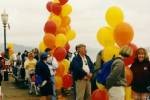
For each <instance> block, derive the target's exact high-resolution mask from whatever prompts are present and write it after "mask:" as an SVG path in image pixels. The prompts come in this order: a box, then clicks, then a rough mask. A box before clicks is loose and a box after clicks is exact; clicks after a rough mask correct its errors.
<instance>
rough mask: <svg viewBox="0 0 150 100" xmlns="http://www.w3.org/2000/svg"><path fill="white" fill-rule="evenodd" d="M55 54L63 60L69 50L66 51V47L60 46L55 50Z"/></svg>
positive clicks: (59, 59) (58, 58)
mask: <svg viewBox="0 0 150 100" xmlns="http://www.w3.org/2000/svg"><path fill="white" fill-rule="evenodd" d="M53 55H54V57H55V58H56V59H57V60H58V61H61V60H63V59H64V58H65V57H66V55H67V52H66V50H65V48H62V47H58V48H56V49H55V50H54V54H53Z"/></svg>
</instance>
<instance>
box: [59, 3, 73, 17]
mask: <svg viewBox="0 0 150 100" xmlns="http://www.w3.org/2000/svg"><path fill="white" fill-rule="evenodd" d="M71 12H72V7H71V5H69V4H65V5H63V6H62V10H61V15H62V16H67V15H69V14H70V13H71Z"/></svg>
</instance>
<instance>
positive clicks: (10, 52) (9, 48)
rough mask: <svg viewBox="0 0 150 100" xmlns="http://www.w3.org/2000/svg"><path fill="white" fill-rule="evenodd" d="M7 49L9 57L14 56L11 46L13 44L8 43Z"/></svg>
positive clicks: (12, 46)
mask: <svg viewBox="0 0 150 100" xmlns="http://www.w3.org/2000/svg"><path fill="white" fill-rule="evenodd" d="M7 48H8V51H9V52H8V53H9V56H10V57H11V56H12V55H13V54H14V45H13V43H8V44H7Z"/></svg>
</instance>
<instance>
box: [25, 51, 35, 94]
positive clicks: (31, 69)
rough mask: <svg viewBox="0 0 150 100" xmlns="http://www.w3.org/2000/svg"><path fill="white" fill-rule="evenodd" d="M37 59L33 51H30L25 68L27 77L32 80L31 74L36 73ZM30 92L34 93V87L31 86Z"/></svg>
mask: <svg viewBox="0 0 150 100" xmlns="http://www.w3.org/2000/svg"><path fill="white" fill-rule="evenodd" d="M36 63H37V60H36V59H35V58H34V54H33V52H29V53H28V58H27V59H26V60H25V63H24V68H25V71H26V79H27V80H28V81H29V82H31V75H33V74H34V73H35V67H36ZM29 93H30V94H31V93H33V91H32V88H31V87H30V91H29Z"/></svg>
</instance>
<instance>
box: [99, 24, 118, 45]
mask: <svg viewBox="0 0 150 100" xmlns="http://www.w3.org/2000/svg"><path fill="white" fill-rule="evenodd" d="M97 40H98V42H99V43H100V44H101V45H103V46H104V47H106V46H113V45H114V44H115V40H114V37H113V30H112V29H111V28H110V27H102V28H100V30H99V31H98V33H97Z"/></svg>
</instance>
